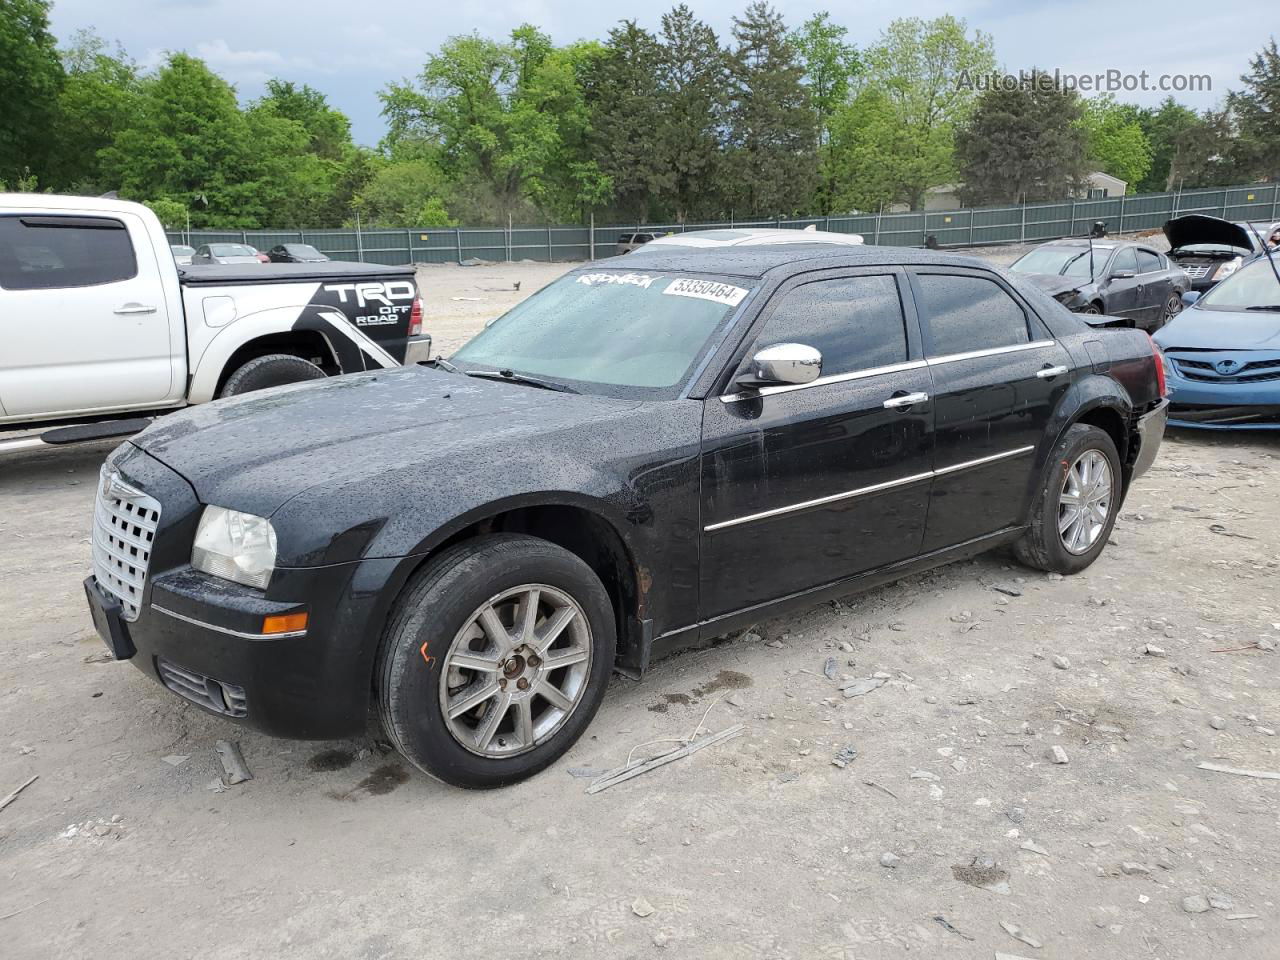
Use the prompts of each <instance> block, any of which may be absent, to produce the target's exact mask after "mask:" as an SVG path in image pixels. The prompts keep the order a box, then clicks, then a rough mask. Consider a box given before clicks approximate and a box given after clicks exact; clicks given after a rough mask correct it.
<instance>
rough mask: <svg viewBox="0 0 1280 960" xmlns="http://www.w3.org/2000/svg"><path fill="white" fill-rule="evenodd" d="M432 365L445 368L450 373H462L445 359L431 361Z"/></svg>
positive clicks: (438, 358)
mask: <svg viewBox="0 0 1280 960" xmlns="http://www.w3.org/2000/svg"><path fill="white" fill-rule="evenodd" d="M431 363H432V365H433V366H437V367H443V368H444V369H445V370H448V371H449V372H450V373H461V372H462V371H461V370H459V369H458V368H457V367H455V366H454V365H453V364H452V363H450V362H449V361H448V360H446V359H445V358H444V357H436V358H435V359H434V360H432V361H431Z"/></svg>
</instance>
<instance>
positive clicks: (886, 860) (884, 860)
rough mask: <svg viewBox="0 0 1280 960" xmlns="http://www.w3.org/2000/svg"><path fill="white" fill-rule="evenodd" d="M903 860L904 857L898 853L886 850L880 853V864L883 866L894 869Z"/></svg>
mask: <svg viewBox="0 0 1280 960" xmlns="http://www.w3.org/2000/svg"><path fill="white" fill-rule="evenodd" d="M901 862H902V858H901V857H900V856H898V855H897V854H896V853H889V852H888V851H885V852H884V853H882V854H880V866H882V867H888V868H889V869H891V870H892V869H893V868H894V867H896V866H897V865H898V864H900V863H901Z"/></svg>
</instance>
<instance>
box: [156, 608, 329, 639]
mask: <svg viewBox="0 0 1280 960" xmlns="http://www.w3.org/2000/svg"><path fill="white" fill-rule="evenodd" d="M151 609H152V610H155V611H156V612H157V613H163V614H164V615H165V616H168V617H173V619H175V620H181V621H182V622H183V623H189V624H191V625H193V626H196V627H204V628H205V629H206V630H214V631H217V632H218V633H225V634H226V635H227V636H229V637H237V638H239V639H241V640H285V639H288V638H290V637H305V636H306V635H307V631H306V630H290V631H288V632H287V633H244V632H243V631H240V630H232V629H231V628H230V627H220V626H218V625H217V624H216V623H205V621H203V620H197V619H196V618H195V617H188V616H185V615H184V614H181V613H175V612H174V611H172V610H170V609H168V608H167V607H162V606H160V604H158V603H153V604H151Z"/></svg>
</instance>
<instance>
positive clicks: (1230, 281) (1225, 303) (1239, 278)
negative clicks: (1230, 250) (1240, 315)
mask: <svg viewBox="0 0 1280 960" xmlns="http://www.w3.org/2000/svg"><path fill="white" fill-rule="evenodd" d="M1276 269H1277V270H1280V254H1277V255H1276ZM1196 306H1197V307H1203V308H1205V309H1206V310H1246V309H1248V308H1249V307H1272V306H1280V280H1277V279H1276V275H1275V274H1274V273H1272V271H1271V264H1270V263H1268V262H1267V258H1266V257H1265V256H1264V257H1259V258H1258V259H1257V260H1254V261H1253V262H1252V263H1249V264H1246V265H1245V266H1243V267H1241V268H1240V269H1239V270H1237V271H1236V272H1235V273H1233V274H1232V275H1231V276H1229V277H1227V279H1225V280H1223V281H1222V282H1221V283H1219V284H1218V285H1217V286H1216V287H1214V288H1213V289H1212V290H1210V291H1209V292H1208V293H1206V294H1205V295H1204V296H1203V297H1201V298H1200V299H1199V300H1198V301H1196Z"/></svg>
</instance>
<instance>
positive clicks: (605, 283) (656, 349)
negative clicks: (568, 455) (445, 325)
mask: <svg viewBox="0 0 1280 960" xmlns="http://www.w3.org/2000/svg"><path fill="white" fill-rule="evenodd" d="M744 282H745V281H743V280H742V279H740V278H733V279H725V278H721V277H709V276H706V275H701V276H688V275H680V274H674V275H673V274H668V273H656V272H648V271H645V272H640V271H630V270H628V271H623V270H617V271H602V270H594V271H589V272H584V273H570V274H568V275H567V276H564V277H561V278H560V279H559V280H557V281H555V282H554V283H552V284H550V285H548V286H547V287H545V288H544V289H542V290H541V291H539V292H538V293H537V294H535V295H534V296H532V297H530V298H529V299H528V300H525V301H524V302H523V303H521V304H519V305H518V306H516V307H515V308H514V309H512V310H510V311H508V312H507V313H505V314H503V315H502V316H501V317H499V318H498V319H497V320H495V321H494V322H493V323H492V324H490V325H489V326H488V327H487V328H485V330H483V331H482V332H481V333H480V334H478V335H477V336H476V337H475V339H473V340H472V341H471V342H470V343H468V344H467V345H466V346H465V347H463V348H462V349H461V350H459V351H458V352H457V353H455V354H454V355H453V356H452V357H450V358H449V359H450V361H451V362H452V363H453V364H454V365H455V366H457V367H458V368H460V369H461V370H463V371H469V370H511V371H513V372H515V373H522V374H527V375H529V376H534V377H543V378H546V379H548V380H554V381H558V382H568V383H571V384H573V386H574V387H575V388H576V389H579V390H582V391H583V392H587V393H603V394H606V395H609V396H620V397H637V398H640V397H645V398H660V397H673V396H675V395H676V394H677V393H678V392H679V388H680V386H681V385H682V384H683V383H684V381H685V380H686V379H687V377H688V376H689V374H690V372H691V371H692V369H693V366H694V364H695V363H696V362H697V360H698V358H699V357H700V356H702V354H703V353H704V352H705V351H706V349H707V348H708V346H709V344H710V342H711V340H712V335H713V334H715V333H716V332H717V331H718V330H719V329H720V328H721V327H722V326H723V324H724V323H725V322H726V321H727V320H728V318H729V316H730V315H731V314H732V313H733V311H734V309H735V308H736V307H737V306H738V305H739V304H740V303H741V302H742V301H743V299H744V298H745V297H746V296H747V293H748V292H749V290H748V288H747V287H744V286H742V284H743V283H744Z"/></svg>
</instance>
